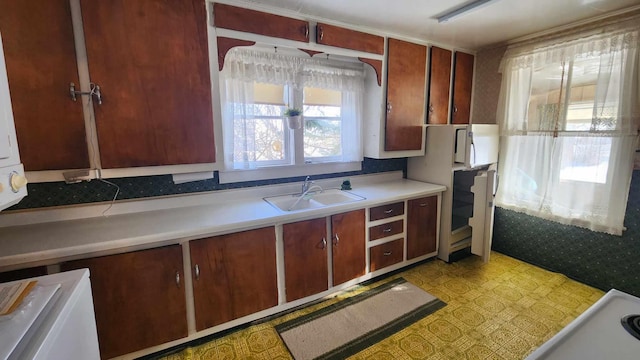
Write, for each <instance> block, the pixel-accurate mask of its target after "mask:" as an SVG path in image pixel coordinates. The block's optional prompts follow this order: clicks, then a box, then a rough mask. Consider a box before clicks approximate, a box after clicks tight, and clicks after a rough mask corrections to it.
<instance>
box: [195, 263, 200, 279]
mask: <svg viewBox="0 0 640 360" xmlns="http://www.w3.org/2000/svg"><path fill="white" fill-rule="evenodd" d="M195 274H196V280H200V266H198V264H196V266H195Z"/></svg>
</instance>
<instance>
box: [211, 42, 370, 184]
mask: <svg viewBox="0 0 640 360" xmlns="http://www.w3.org/2000/svg"><path fill="white" fill-rule="evenodd" d="M303 56H305V57H306V58H305V57H303ZM220 84H221V85H220V86H221V99H222V109H223V112H222V117H223V119H222V132H223V146H224V163H225V170H224V171H221V173H220V180H221V182H234V181H247V180H258V179H269V178H281V177H290V176H300V175H310V174H318V173H329V172H343V171H353V170H360V169H361V161H362V159H363V155H362V154H363V152H362V131H361V128H362V118H361V117H362V116H361V114H362V102H363V101H362V97H363V92H364V69H363V67H362V64H361V63H356V62H348V61H343V60H337V59H322V60H319V59H310V58H309V57H308V55H306V54H304V53H301V52H300V54H295V53H292V52H291V51H287V50H282V49H277V52H276V50H274V49H273V48H270V49H260V48H258V49H255V48H251V49H245V48H236V49H233V50H232V51H230V52H229V53H228V54H227V56H226V59H225V66H224V69H223V70H222V71H221V73H220ZM287 108H299V109H302V110H303V124H304V125H303V127H302V128H300V129H295V128H293V129H290V128H289V126H288V122H287V120H286V119H285V117H284V113H285V111H286V109H287Z"/></svg>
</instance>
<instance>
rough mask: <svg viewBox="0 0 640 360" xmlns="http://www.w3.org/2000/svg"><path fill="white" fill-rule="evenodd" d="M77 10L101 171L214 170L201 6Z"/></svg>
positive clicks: (197, 0) (190, 1) (117, 4)
mask: <svg viewBox="0 0 640 360" xmlns="http://www.w3.org/2000/svg"><path fill="white" fill-rule="evenodd" d="M81 5H82V20H83V25H84V35H85V39H86V46H87V56H88V62H89V70H90V76H91V80H92V81H93V82H95V83H96V84H98V85H100V88H101V91H102V94H103V96H104V99H103V102H102V105H97V104H96V102H95V101H94V109H95V113H96V126H97V132H98V142H99V147H100V158H101V160H102V166H103V167H104V168H122V167H134V166H153V165H176V164H195V163H211V162H215V151H214V149H215V148H214V142H213V115H212V107H211V78H210V72H209V60H208V56H209V52H208V43H207V20H206V17H207V16H206V10H205V2H204V1H202V0H185V1H153V0H136V1H126V0H111V1H93V0H82V1H81Z"/></svg>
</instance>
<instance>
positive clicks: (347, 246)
mask: <svg viewBox="0 0 640 360" xmlns="http://www.w3.org/2000/svg"><path fill="white" fill-rule="evenodd" d="M364 221H365V214H364V209H362V210H355V211H351V212H348V213H343V214H337V215H333V216H331V232H332V253H333V254H332V259H333V286H336V285H339V284H342V283H345V282H347V281H349V280H352V279H355V278H357V277H359V276H362V275H364V272H365V233H364V232H365V226H364Z"/></svg>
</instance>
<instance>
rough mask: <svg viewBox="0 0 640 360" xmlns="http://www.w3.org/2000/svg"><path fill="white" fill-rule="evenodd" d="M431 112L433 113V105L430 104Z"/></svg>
mask: <svg viewBox="0 0 640 360" xmlns="http://www.w3.org/2000/svg"><path fill="white" fill-rule="evenodd" d="M429 113H430V114H433V105H429Z"/></svg>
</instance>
